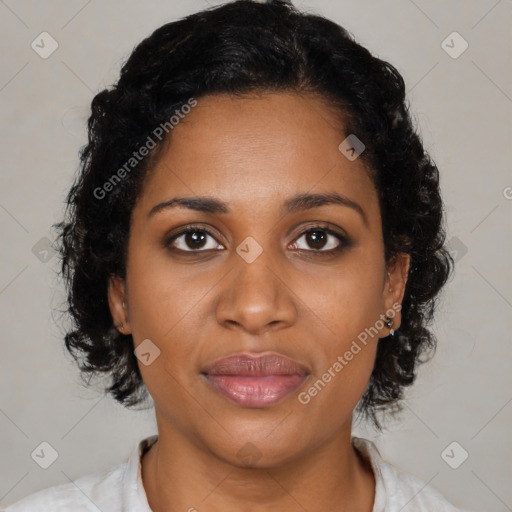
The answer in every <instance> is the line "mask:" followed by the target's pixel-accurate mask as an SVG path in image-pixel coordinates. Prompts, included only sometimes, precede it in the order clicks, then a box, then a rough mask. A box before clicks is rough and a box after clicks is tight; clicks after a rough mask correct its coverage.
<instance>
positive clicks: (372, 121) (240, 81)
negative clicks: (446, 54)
mask: <svg viewBox="0 0 512 512" xmlns="http://www.w3.org/2000/svg"><path fill="white" fill-rule="evenodd" d="M279 91H291V92H297V93H300V94H303V93H305V94H307V93H311V94H316V95H320V97H321V98H323V99H324V100H326V101H327V102H328V104H329V105H331V106H333V107H334V108H335V109H336V111H337V112H339V113H340V114H341V115H342V116H343V122H344V127H345V131H346V133H352V134H355V135H356V136H357V137H358V138H359V139H360V140H361V141H363V142H364V144H365V146H366V149H365V151H364V153H363V154H362V155H361V158H363V161H364V162H365V163H366V166H367V167H368V168H369V169H370V171H371V177H372V180H373V182H374V184H375V187H376V189H377V191H378V196H379V202H380V208H381V216H382V230H383V239H384V246H385V259H386V262H387V263H388V264H389V263H391V262H392V261H393V259H394V257H396V255H397V254H398V253H400V252H403V253H407V254H409V255H410V268H409V275H408V281H407V284H406V288H405V294H404V298H403V302H402V322H401V325H400V328H399V329H398V331H397V332H396V333H395V335H394V336H388V337H387V338H383V339H380V340H379V342H378V348H377V355H376V360H375V365H374V369H373V372H372V375H371V377H370V380H369V383H368V386H367V388H366V390H365V392H364V395H363V397H362V398H361V400H360V401H359V403H358V406H357V411H358V412H359V413H361V414H362V416H363V417H365V418H366V419H371V420H372V421H373V424H374V425H375V426H376V427H377V429H378V430H381V424H380V422H379V420H378V418H377V413H378V412H388V413H389V412H392V414H395V412H397V411H399V410H401V409H402V407H403V406H402V405H401V400H402V399H403V388H404V387H405V386H409V385H411V384H412V383H413V382H414V380H415V378H416V370H417V366H418V363H420V362H423V361H422V359H421V356H422V355H424V353H425V352H427V351H431V352H432V354H433V352H434V351H435V348H436V343H437V341H436V338H435V335H434V333H433V332H432V331H431V330H429V329H428V328H427V326H428V324H429V323H430V322H431V320H432V318H433V314H434V310H435V309H436V307H437V298H438V294H439V292H440V290H441V288H442V287H443V286H444V284H445V283H446V281H447V280H448V277H449V275H450V273H451V271H452V269H453V265H454V262H453V259H452V258H451V256H450V254H449V252H448V250H447V249H446V248H445V246H444V243H445V236H446V235H445V231H444V219H443V203H442V198H441V195H440V190H439V172H438V169H437V167H436V165H435V163H434V162H433V161H432V160H431V158H430V157H429V155H428V154H427V153H426V151H425V149H424V148H423V145H422V142H421V139H420V136H419V134H418V133H417V132H416V130H415V128H414V126H413V122H412V120H411V116H410V114H409V108H408V105H407V102H406V99H405V84H404V80H403V78H402V76H401V75H400V73H399V72H398V71H397V70H396V68H395V67H393V66H392V65H391V64H389V63H388V62H386V61H384V60H381V59H379V58H377V57H375V56H373V55H372V54H371V53H370V52H369V51H368V50H367V49H366V48H364V47H363V46H361V45H360V44H358V43H357V42H356V41H355V39H354V37H353V36H352V35H351V34H350V33H349V32H347V30H345V29H344V28H342V27H341V26H339V25H337V24H336V23H334V22H332V21H330V20H328V19H326V18H324V17H322V16H319V15H314V14H310V13H305V12H300V11H299V10H297V9H296V8H295V7H294V6H293V5H292V3H291V1H287V0H269V1H267V2H266V3H261V2H256V1H251V0H238V1H235V2H230V3H227V4H224V5H221V6H217V7H214V8H209V9H207V10H204V11H201V12H198V13H195V14H192V15H190V16H187V17H186V18H183V19H181V20H179V21H175V22H172V23H167V24H165V25H163V26H161V27H160V28H158V29H157V30H155V31H154V32H153V34H151V35H150V36H149V37H148V38H146V39H145V40H143V41H142V42H141V43H140V44H138V46H136V48H135V49H134V50H133V52H132V54H131V55H130V57H129V58H128V60H127V61H126V63H125V64H124V65H123V67H122V69H121V73H120V77H119V80H118V82H117V83H116V84H115V85H113V86H112V87H111V88H110V89H105V90H103V91H101V92H99V93H98V94H96V96H95V97H94V99H93V100H92V104H91V115H90V117H89V120H88V134H89V137H88V143H87V144H86V145H85V146H84V147H83V148H82V149H81V152H80V163H81V165H80V172H79V174H78V176H77V177H76V179H75V182H74V184H73V186H72V188H71V190H70V191H69V194H68V196H67V200H66V205H67V208H66V215H65V219H64V220H63V221H62V222H59V223H57V224H55V227H57V229H58V237H57V242H58V247H59V254H60V258H61V266H62V275H63V279H64V280H65V284H66V288H67V310H66V311H67V312H68V313H69V314H70V316H71V319H72V330H70V331H69V332H67V333H66V334H65V344H66V347H67V349H68V350H69V352H70V353H71V354H72V356H73V357H74V359H75V360H76V361H77V362H78V364H79V367H80V369H81V375H82V377H86V376H87V377H89V379H88V381H89V380H90V378H91V377H92V376H99V375H104V376H106V377H109V378H110V379H111V380H110V381H109V385H108V387H105V392H107V393H110V394H111V395H112V396H113V397H114V398H115V399H116V400H117V401H118V402H120V403H122V404H124V405H125V406H127V407H132V406H134V405H136V404H138V403H141V402H144V399H145V398H147V397H148V393H147V390H146V388H145V386H144V383H143V380H142V377H141V374H140V371H139V368H138V365H137V361H136V357H135V355H134V350H133V349H134V347H133V339H132V336H131V335H124V334H121V333H119V332H118V331H117V329H116V328H115V327H114V325H113V319H112V316H111V313H110V309H109V305H108V298H107V297H108V296H107V289H108V288H107V287H108V280H109V277H110V276H113V275H117V276H120V277H125V275H126V274H125V262H126V252H127V241H128V237H129V233H130V219H131V212H132V210H133V208H134V206H135V203H136V201H137V198H138V196H139V194H140V192H141V190H142V183H143V181H144V179H145V176H146V175H147V172H148V171H149V170H150V169H151V168H152V165H153V162H154V160H155V158H157V156H158V152H159V150H160V149H161V148H162V146H163V142H166V141H168V140H169V136H167V137H163V138H162V141H160V140H157V141H156V142H157V143H156V144H155V146H156V147H155V148H153V149H152V150H151V151H149V152H146V153H147V155H146V156H144V157H143V158H141V157H140V155H141V154H143V151H139V150H141V149H142V147H143V145H144V144H145V143H146V142H147V141H148V140H149V139H148V137H151V134H154V131H155V127H158V126H161V125H162V124H163V123H165V122H168V120H169V118H170V117H171V116H172V115H173V114H174V113H176V111H178V112H179V111H180V109H181V108H182V107H183V105H185V104H186V103H187V102H190V99H191V98H200V97H201V96H204V95H207V94H214V93H228V94H233V95H242V94H246V93H251V92H256V93H264V92H279ZM170 135H172V134H170ZM340 140H341V139H340ZM137 151H139V152H138V153H137ZM135 153H137V155H138V158H137V161H136V162H135V161H132V164H131V165H132V168H131V169H128V171H129V172H127V170H126V162H127V161H131V160H130V159H133V158H134V154H135ZM123 165H124V169H125V172H124V173H122V178H123V179H119V180H117V181H116V182H115V183H114V185H115V186H114V185H112V186H108V185H107V184H108V183H111V184H112V183H113V177H114V175H115V174H116V173H117V176H120V175H121V174H120V169H122V168H123ZM106 185H107V186H108V191H109V193H108V194H106V193H105V192H104V191H105V190H107V186H106Z"/></svg>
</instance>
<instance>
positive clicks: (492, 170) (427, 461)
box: [0, 0, 512, 512]
mask: <svg viewBox="0 0 512 512" xmlns="http://www.w3.org/2000/svg"><path fill="white" fill-rule="evenodd" d="M213 3H214V2H211V3H210V5H212V4H213ZM207 5H208V3H206V2H204V1H202V0H194V1H190V0H189V1H176V0H173V1H163V0H160V1H157V0H153V1H144V2H142V1H124V2H122V1H121V0H109V1H99V0H92V1H89V2H87V1H84V0H80V1H79V0H76V1H69V0H68V1H64V0H61V1H57V0H56V1H51V2H50V1H35V0H34V1H29V0H18V1H14V0H5V1H1V2H0V20H1V21H0V27H1V31H0V34H1V35H0V38H1V42H2V49H3V52H2V53H3V64H2V69H1V75H0V104H1V109H2V132H1V137H0V155H1V159H2V162H1V167H0V169H1V171H0V172H1V186H0V229H1V239H2V246H1V251H0V256H1V265H0V269H1V274H0V314H1V322H2V324H1V325H2V328H3V332H2V336H3V339H2V344H1V348H2V356H1V359H0V360H1V363H0V364H1V373H0V390H1V396H0V432H1V436H0V452H1V454H2V455H1V457H0V504H2V505H6V504H8V503H11V502H14V501H16V500H18V499H19V498H21V497H23V496H25V495H26V494H28V493H30V492H33V491H36V490H38V489H42V488H44V487H48V486H50V485H55V484H59V483H65V482H69V481H70V480H73V479H76V478H77V477H80V476H83V475H85V474H88V473H92V472H96V471H99V470H102V469H104V468H108V467H111V466H113V465H115V464H118V463H120V462H122V461H124V460H125V459H126V457H127V455H128V453H129V452H130V451H131V450H132V448H133V447H134V446H135V444H136V443H137V442H138V441H139V440H140V439H141V438H142V437H144V436H146V435H150V434H152V433H155V432H156V426H155V422H154V419H153V412H152V411H151V410H148V411H143V412H140V411H129V410H124V409H123V408H122V407H121V406H119V405H116V404H115V403H114V402H113V400H112V399H110V398H104V397H103V396H102V394H101V393H100V392H98V391H97V390H94V389H89V390H88V389H86V388H84V387H83V386H81V384H80V380H79V377H78V371H77V370H76V369H75V366H74V364H73V363H72V362H71V360H70V357H69V356H67V355H66V352H65V350H64V348H63V341H62V332H63V329H64V327H65V325H66V322H65V320H63V319H61V318H60V316H59V314H58V309H62V308H63V305H62V301H63V299H64V294H63V289H62V285H61V283H60V281H59V279H58V276H57V271H58V265H57V258H56V257H52V252H51V249H49V248H48V244H49V243H50V242H51V239H52V236H53V234H52V232H51V231H50V226H51V225H52V224H53V223H54V222H56V221H57V220H59V219H60V217H61V215H62V204H63V200H64V197H65V194H66V192H67V190H68V188H69V186H70V184H71V180H72V177H73V174H74V172H75V171H76V169H77V163H78V158H77V152H78V149H79V148H80V146H81V145H82V144H83V143H84V142H85V132H84V124H85V120H86V117H87V115H88V108H89V104H90V101H91V99H92V97H93V95H94V93H95V92H97V91H99V90H100V89H102V88H104V87H106V86H108V85H109V84H111V83H112V82H113V81H114V80H115V79H116V76H117V74H118V71H119V68H120V66H121V64H122V62H123V60H124V59H125V58H126V57H127V56H128V55H129V53H130V51H131V50H132V48H133V47H134V45H135V44H137V43H138V42H139V41H140V40H141V39H142V38H144V37H146V36H147V35H149V34H150V33H151V32H152V31H153V30H154V29H155V28H157V27H158V26H160V25H161V24H163V23H164V22H168V21H172V20H175V19H177V18H179V17H182V16H184V15H186V14H189V13H192V12H194V11H196V10H199V9H202V8H204V7H206V6H207ZM296 5H297V6H299V7H303V8H307V9H308V10H311V11H315V12H318V13H321V14H324V15H326V16H327V17H330V18H331V19H333V20H335V21H337V22H338V23H340V24H342V25H344V26H345V27H346V28H347V29H348V30H349V31H351V32H352V33H353V34H354V35H355V36H356V38H357V40H358V41H359V42H361V43H362V44H363V45H365V46H367V47H368V48H369V49H370V51H372V52H373V53H374V54H376V55H377V56H379V57H381V58H384V59H386V60H389V61H390V62H391V63H393V64H394V65H395V66H396V67H397V68H398V70H399V71H400V72H401V73H402V74H403V76H404V79H405V81H406V84H407V87H408V98H409V100H410V102H411V107H412V111H413V113H414V116H415V119H416V120H417V123H418V126H419V129H420V131H421V134H422V136H423V139H424V143H425V145H426V147H427V148H428V150H429V151H430V153H431V155H432V157H433V159H434V160H435V161H436V163H437V164H438V166H439V169H440V171H441V186H442V190H443V194H444V199H445V202H446V205H447V218H448V238H449V240H450V246H451V247H452V248H453V249H454V254H455V253H456V258H457V267H456V273H455V277H454V279H453V280H452V281H451V282H450V283H449V284H448V285H447V287H446V292H445V293H444V295H443V297H442V300H441V302H440V307H439V312H438V317H437V320H436V323H435V330H436V333H437V335H438V338H439V348H438V351H437V354H436V356H435V357H434V359H433V360H432V361H431V362H430V363H428V364H427V365H424V366H423V367H422V369H421V371H420V375H419V379H418V381H417V384H416V385H415V386H414V387H413V388H412V389H411V390H410V391H409V393H408V395H407V397H408V399H407V402H406V408H405V411H404V413H403V415H402V417H401V418H400V421H394V422H389V424H388V427H389V430H388V431H387V432H385V433H384V434H381V435H377V434H376V433H375V432H373V431H371V430H370V431H367V430H365V429H364V428H363V427H361V426H358V427H357V428H355V430H354V434H356V435H361V436H365V437H367V438H370V439H373V440H375V442H376V444H377V446H378V447H379V449H380V451H381V453H382V455H383V456H384V457H385V458H387V459H388V460H389V461H390V462H392V463H393V464H396V465H397V466H399V467H401V468H403V469H404V470H407V471H409V472H411V473H413V474H415V475H417V476H418V477H420V478H422V479H423V480H425V481H427V482H429V483H430V484H431V485H433V486H434V487H436V488H437V489H439V490H440V491H441V492H442V493H443V494H444V495H445V496H446V497H447V498H448V499H449V500H451V501H452V502H453V503H454V504H456V505H458V506H461V507H467V508H471V509H474V510H486V511H493V512H502V511H507V510H512V486H511V485H510V483H511V481H512V455H511V454H512V449H511V448H512V440H511V435H510V431H511V420H512V404H511V401H512V386H511V382H512V374H511V372H510V366H511V363H512V361H511V359H512V357H511V348H510V347H511V343H510V342H511V335H510V333H511V332H512V321H511V316H512V315H511V312H512V309H511V308H512V291H511V290H512V276H511V274H512V272H511V266H510V261H511V260H510V255H511V252H512V251H511V245H512V237H511V234H512V233H511V231H512V229H511V228H512V226H511V224H512V215H511V210H512V188H511V187H512V175H511V173H510V160H511V156H512V155H511V146H512V137H511V131H512V121H511V116H512V71H511V62H512V44H511V26H512V23H511V18H512V1H511V0H501V1H497V0H460V1H454V0H451V1H449V2H447V1H445V0H432V1H430V0H429V1H427V0H415V1H412V0H388V1H386V2H381V1H370V0H363V1H362V0H358V1H356V0H351V1H346V0H337V1H335V0H316V1H315V0H309V1H297V2H296ZM43 31H47V32H49V33H50V34H51V36H52V37H53V38H54V39H55V40H56V41H57V42H58V45H59V47H58V49H57V50H56V51H55V52H54V53H53V54H52V55H51V56H49V57H48V58H47V59H43V58H41V57H40V56H39V55H38V54H37V53H36V52H35V51H34V50H33V49H32V48H31V43H32V41H33V40H35V39H36V38H37V37H38V35H39V34H40V33H41V32H43ZM453 31H457V32H458V33H460V34H461V36H462V37H463V38H464V39H465V40H466V41H467V43H468V44H469V47H468V49H467V50H466V51H465V52H464V53H462V55H460V56H459V57H458V58H452V57H451V56H450V55H448V53H447V52H446V51H445V50H444V49H443V47H442V42H443V40H445V39H446V38H447V36H448V35H449V34H451V33H452V32H453ZM37 40H39V41H40V39H36V42H37ZM47 42H48V40H47ZM447 44H449V45H451V46H453V49H452V50H451V51H457V50H458V49H459V48H461V46H460V44H459V42H457V40H454V42H453V43H452V42H451V40H450V39H448V43H447ZM45 47H46V48H48V47H49V46H48V44H46V45H45ZM45 237H46V238H47V239H48V240H45ZM41 240H42V241H41ZM34 246H35V249H34ZM45 249H46V250H47V252H45ZM46 258H49V260H48V261H47V262H44V260H45V259H46ZM41 260H43V261H41ZM42 441H46V442H49V443H50V444H51V445H52V446H53V447H54V448H55V449H56V450H57V452H58V454H59V456H58V459H57V460H56V461H55V463H54V464H52V465H51V466H50V467H49V468H48V469H46V470H44V469H42V468H40V467H39V466H38V465H37V464H36V463H35V462H34V461H33V460H32V458H31V455H30V454H31V452H32V451H33V450H34V449H35V448H36V447H37V446H38V445H39V444H40V443H41V442H42ZM453 441H456V442H457V443H458V445H457V446H456V447H455V449H454V450H453V451H450V450H448V453H449V455H450V462H451V463H452V465H455V463H457V462H460V460H461V457H462V455H463V454H464V452H463V451H462V450H465V451H467V452H468V454H469V457H468V458H467V460H465V462H464V463H462V464H461V465H460V466H459V467H458V468H457V469H453V468H452V467H450V466H449V465H448V464H447V463H446V462H445V460H443V458H442V456H441V454H442V452H443V451H444V450H445V448H446V447H447V446H448V445H449V444H450V443H452V442H453Z"/></svg>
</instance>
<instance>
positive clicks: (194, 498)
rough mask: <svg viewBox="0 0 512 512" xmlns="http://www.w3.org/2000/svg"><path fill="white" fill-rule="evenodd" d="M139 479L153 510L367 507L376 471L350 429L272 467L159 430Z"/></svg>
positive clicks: (358, 510)
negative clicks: (229, 457) (239, 460)
mask: <svg viewBox="0 0 512 512" xmlns="http://www.w3.org/2000/svg"><path fill="white" fill-rule="evenodd" d="M349 426H350V425H349ZM142 480H143V485H144V488H145V490H146V495H147V497H148V502H149V505H150V507H151V509H152V510H153V512H164V511H165V512H169V511H178V510H186V511H190V512H194V510H197V511H208V512H221V511H223V512H225V511H227V510H229V511H230V510H244V511H246V512H260V511H265V512H274V511H275V512H277V511H282V510H287V511H295V510H297V511H301V512H303V511H304V510H308V511H309V512H317V511H318V512H320V511H325V510H333V511H342V510H351V511H352V512H371V511H372V509H373V503H374V499H375V479H374V475H373V472H372V470H371V467H370V465H369V464H368V463H367V462H366V461H365V460H364V459H363V458H362V456H361V455H360V454H359V453H358V452H357V451H356V450H355V448H354V447H353V446H352V444H351V432H350V428H348V429H347V428H345V429H342V430H341V431H340V432H339V433H338V434H337V435H336V436H334V437H333V438H332V439H328V440H326V441H325V442H324V443H323V444H322V445H320V446H318V447H316V448H315V449H314V450H312V451H310V452H309V453H306V454H302V455H301V456H300V458H295V459H293V460H289V461H288V462H286V463H283V464H280V465H277V466H273V467H271V468H255V467H252V468H251V467H249V468H247V467H244V468H240V467H237V466H235V465H232V464H230V463H228V462H226V461H225V460H222V459H220V458H219V457H217V456H215V455H214V454H212V453H211V452H209V451H208V450H206V449H205V448H204V447H201V446H200V445H199V443H194V442H193V440H190V439H188V438H187V437H184V436H182V435H181V433H180V432H179V431H177V430H173V429H160V428H159V438H158V441H157V442H156V443H155V444H154V445H153V446H152V447H151V448H150V449H149V450H148V451H147V452H146V454H145V455H144V456H143V459H142Z"/></svg>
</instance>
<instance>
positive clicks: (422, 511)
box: [352, 437, 469, 512]
mask: <svg viewBox="0 0 512 512" xmlns="http://www.w3.org/2000/svg"><path fill="white" fill-rule="evenodd" d="M352 442H353V445H354V446H355V447H356V448H357V449H358V451H360V452H361V453H363V455H364V456H365V457H366V458H367V459H368V460H369V461H370V463H371V466H372V469H373V472H374V475H375V481H376V493H375V494H376V496H375V502H376V503H375V504H376V506H377V509H378V510H382V511H385V512H398V511H402V512H431V511H432V510H435V511H436V512H469V511H467V510H462V509H460V508H457V507H455V506H454V505H452V504H451V503H450V502H449V501H448V500H447V499H446V498H445V497H444V496H443V495H442V494H441V493H440V492H439V491H437V490H436V489H435V488H434V487H432V486H430V485H429V484H428V483H427V482H424V481H423V480H421V479H420V478H417V477H416V476H414V475H412V474H410V473H407V472H406V471H403V470H401V469H399V468H397V467H395V466H393V465H392V464H389V463H388V462H386V461H384V460H383V459H382V457H381V455H380V453H379V451H378V449H377V447H376V446H375V445H374V443H373V442H371V441H369V440H367V439H362V438H355V437H354V438H352Z"/></svg>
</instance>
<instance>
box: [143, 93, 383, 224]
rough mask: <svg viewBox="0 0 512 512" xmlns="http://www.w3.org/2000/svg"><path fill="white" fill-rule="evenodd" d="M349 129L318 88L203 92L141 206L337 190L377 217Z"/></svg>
mask: <svg viewBox="0 0 512 512" xmlns="http://www.w3.org/2000/svg"><path fill="white" fill-rule="evenodd" d="M348 135H349V134H348V133H346V132H345V129H344V126H343V120H342V116H341V114H340V113H337V112H336V111H335V110H334V109H332V108H329V107H328V106H327V104H326V103H325V102H324V101H322V100H321V99H320V98H319V97H317V96H314V95H298V94H293V93H267V94H261V95H244V96H229V95H225V94H222V95H220V94H219V95H209V96H205V97H201V98H199V99H198V100H197V106H196V107H194V108H193V109H192V111H191V112H190V113H188V114H186V115H184V116H183V118H181V119H180V121H179V123H178V124H177V125H175V126H174V128H173V129H172V131H171V133H170V137H169V140H168V144H167V145H166V146H165V147H164V148H163V150H162V152H161V153H160V154H159V157H158V161H157V162H156V164H155V167H154V169H152V170H151V171H150V173H149V174H148V176H147V178H146V180H145V183H144V188H143V191H142V194H141V197H140V198H139V202H138V205H137V209H139V210H141V211H145V212H148V211H149V210H150V209H151V208H152V207H153V206H154V204H155V203H157V202H158V201H164V200H166V199H169V198H170V197H171V196H175V195H180V196H183V195H186V196H196V195H202V196H204V195H208V196H213V197H217V198H220V199H222V200H223V201H225V202H229V203H230V204H233V207H234V208H236V206H237V205H238V206H239V207H240V208H243V209H248V208H249V207H252V208H253V209H257V205H256V203H259V204H260V205H264V206H265V208H267V209H268V208H270V207H272V204H273V203H277V202H279V203H282V202H283V200H284V199H285V197H289V196H292V195H295V194H297V193H306V192H309V193H320V192H329V191H336V192H338V193H340V194H343V195H345V196H348V197H350V198H351V199H354V200H355V201H357V202H358V203H365V204H366V208H365V209H367V210H370V211H369V212H368V215H369V216H371V215H375V214H376V215H377V216H379V212H378V208H377V210H375V206H376V204H377V195H376V191H375V188H374V185H373V182H372V180H371V179H370V178H369V176H368V172H367V168H366V166H365V163H364V162H363V160H362V159H361V158H358V159H356V160H353V161H351V160H349V159H348V158H346V157H345V156H344V155H343V154H342V153H341V152H340V150H339V145H340V143H341V142H342V141H343V140H344V139H345V138H346V137H347V136H348ZM276 206H277V205H276ZM253 213H254V212H253ZM379 218H380V217H379Z"/></svg>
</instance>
